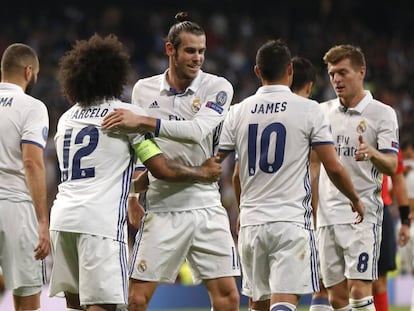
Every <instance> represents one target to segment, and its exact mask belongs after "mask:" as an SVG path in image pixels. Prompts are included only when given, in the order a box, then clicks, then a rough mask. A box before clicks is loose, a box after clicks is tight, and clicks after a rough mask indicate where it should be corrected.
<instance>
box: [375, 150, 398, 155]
mask: <svg viewBox="0 0 414 311" xmlns="http://www.w3.org/2000/svg"><path fill="white" fill-rule="evenodd" d="M378 151H379V152H382V153H395V154H398V151H397V150H394V149H378Z"/></svg>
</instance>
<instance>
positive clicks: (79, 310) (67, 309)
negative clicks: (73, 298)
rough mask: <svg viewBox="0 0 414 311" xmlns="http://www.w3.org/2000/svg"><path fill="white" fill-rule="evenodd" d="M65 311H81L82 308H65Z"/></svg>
mask: <svg viewBox="0 0 414 311" xmlns="http://www.w3.org/2000/svg"><path fill="white" fill-rule="evenodd" d="M66 311H82V309H72V308H66Z"/></svg>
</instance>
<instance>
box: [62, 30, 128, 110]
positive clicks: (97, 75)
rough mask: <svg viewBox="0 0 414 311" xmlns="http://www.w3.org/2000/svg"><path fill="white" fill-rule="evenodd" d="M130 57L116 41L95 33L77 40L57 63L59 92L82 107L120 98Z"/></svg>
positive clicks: (113, 36) (126, 78)
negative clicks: (84, 38)
mask: <svg viewBox="0 0 414 311" xmlns="http://www.w3.org/2000/svg"><path fill="white" fill-rule="evenodd" d="M129 59H130V56H129V54H128V52H127V50H126V48H125V47H124V45H123V44H122V43H121V42H120V41H119V40H118V38H117V37H116V36H115V35H113V34H110V35H108V36H106V37H104V38H103V37H101V36H99V35H98V34H94V35H93V36H92V37H90V38H89V40H79V41H76V43H75V44H74V46H73V48H72V49H71V50H70V51H68V52H67V53H66V54H65V55H64V56H63V57H62V58H61V59H60V62H59V81H60V83H61V86H62V92H63V95H64V96H65V97H67V98H68V100H69V101H71V102H72V103H78V104H79V105H81V106H83V107H88V106H92V105H95V104H96V101H99V100H104V99H111V98H119V97H120V96H121V94H122V91H123V88H124V86H125V84H126V83H127V81H128V74H129V73H130V70H131V65H130V62H129Z"/></svg>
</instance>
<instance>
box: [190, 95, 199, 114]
mask: <svg viewBox="0 0 414 311" xmlns="http://www.w3.org/2000/svg"><path fill="white" fill-rule="evenodd" d="M200 108H201V102H200V99H199V98H195V99H194V100H193V103H192V104H191V111H192V112H194V113H197V112H198V111H199V110H200Z"/></svg>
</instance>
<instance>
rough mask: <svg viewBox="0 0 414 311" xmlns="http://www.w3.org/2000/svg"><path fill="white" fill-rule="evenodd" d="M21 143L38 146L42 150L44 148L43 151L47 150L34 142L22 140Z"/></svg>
mask: <svg viewBox="0 0 414 311" xmlns="http://www.w3.org/2000/svg"><path fill="white" fill-rule="evenodd" d="M20 143H21V144H32V145H36V146H38V147H40V148H42V149H45V147H44V146H43V145H41V144H39V143H38V142H35V141H32V140H25V139H22V140H21V141H20Z"/></svg>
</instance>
